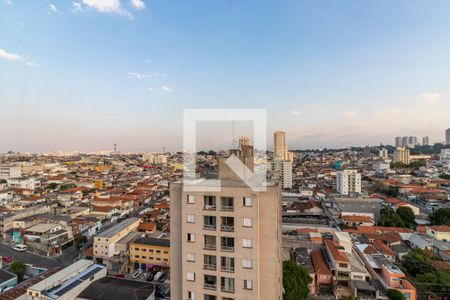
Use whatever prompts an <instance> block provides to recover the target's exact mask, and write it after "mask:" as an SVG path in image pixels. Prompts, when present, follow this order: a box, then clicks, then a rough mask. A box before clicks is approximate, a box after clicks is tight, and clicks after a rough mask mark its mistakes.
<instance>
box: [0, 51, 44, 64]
mask: <svg viewBox="0 0 450 300" xmlns="http://www.w3.org/2000/svg"><path fill="white" fill-rule="evenodd" d="M0 58H3V59H5V60H9V61H21V62H23V63H24V64H26V65H27V66H37V63H34V62H31V61H27V60H25V58H23V57H22V56H21V55H19V54H13V53H9V52H7V51H6V50H3V49H0Z"/></svg>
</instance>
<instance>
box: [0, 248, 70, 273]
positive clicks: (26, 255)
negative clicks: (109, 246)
mask: <svg viewBox="0 0 450 300" xmlns="http://www.w3.org/2000/svg"><path fill="white" fill-rule="evenodd" d="M77 254H78V250H77V249H75V247H74V246H72V247H69V248H67V249H65V250H64V251H63V254H62V255H60V256H59V257H45V256H40V255H37V254H33V253H30V252H28V251H25V252H18V251H15V250H12V249H11V247H10V246H9V245H5V244H1V243H0V256H10V257H12V258H13V259H14V260H20V261H22V262H23V263H25V264H31V265H34V266H36V267H42V268H46V269H48V268H53V267H56V266H60V267H67V266H68V265H70V264H72V262H73V259H74V257H75V256H76V255H77Z"/></svg>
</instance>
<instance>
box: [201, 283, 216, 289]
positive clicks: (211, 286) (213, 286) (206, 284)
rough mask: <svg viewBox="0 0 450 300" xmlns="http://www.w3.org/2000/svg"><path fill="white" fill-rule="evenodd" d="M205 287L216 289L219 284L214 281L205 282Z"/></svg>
mask: <svg viewBox="0 0 450 300" xmlns="http://www.w3.org/2000/svg"><path fill="white" fill-rule="evenodd" d="M203 287H204V288H205V289H206V290H216V289H217V284H214V283H205V284H204V285H203Z"/></svg>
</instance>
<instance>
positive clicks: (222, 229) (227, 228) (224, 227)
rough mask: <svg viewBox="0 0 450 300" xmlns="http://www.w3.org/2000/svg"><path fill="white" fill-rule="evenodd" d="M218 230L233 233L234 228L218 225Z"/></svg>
mask: <svg viewBox="0 0 450 300" xmlns="http://www.w3.org/2000/svg"><path fill="white" fill-rule="evenodd" d="M220 230H221V231H225V232H233V231H234V226H233V225H220Z"/></svg>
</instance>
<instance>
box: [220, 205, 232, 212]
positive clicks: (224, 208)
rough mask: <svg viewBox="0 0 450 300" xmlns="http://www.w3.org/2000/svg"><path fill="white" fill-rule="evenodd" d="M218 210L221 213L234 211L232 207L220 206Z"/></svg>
mask: <svg viewBox="0 0 450 300" xmlns="http://www.w3.org/2000/svg"><path fill="white" fill-rule="evenodd" d="M220 210H223V211H234V205H221V206H220Z"/></svg>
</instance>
